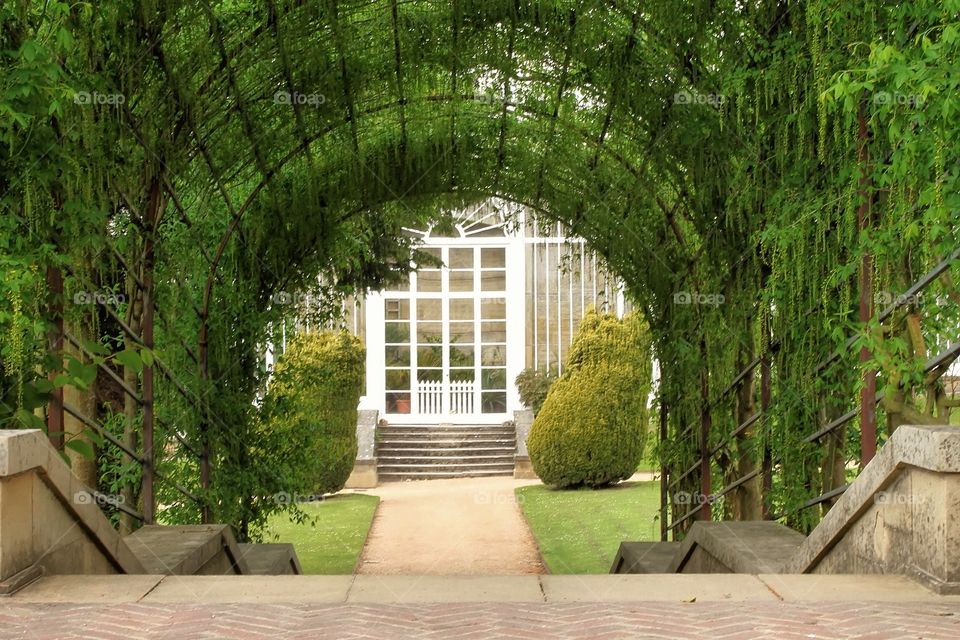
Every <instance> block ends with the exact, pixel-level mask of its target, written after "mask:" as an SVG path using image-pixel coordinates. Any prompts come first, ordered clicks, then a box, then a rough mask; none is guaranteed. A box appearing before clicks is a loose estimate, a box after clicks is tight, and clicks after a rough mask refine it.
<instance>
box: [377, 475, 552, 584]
mask: <svg viewBox="0 0 960 640" xmlns="http://www.w3.org/2000/svg"><path fill="white" fill-rule="evenodd" d="M528 484H538V481H537V480H514V479H513V478H510V477H496V478H458V479H451V480H420V481H411V482H390V483H384V484H383V485H381V486H380V487H377V488H376V489H370V490H368V491H365V492H364V493H370V494H374V495H377V496H380V500H381V502H380V506H379V507H378V509H377V514H376V516H374V519H373V527H372V528H371V529H370V535H369V537H368V539H367V544H366V546H365V547H364V550H363V554H362V556H361V561H360V567H359V570H358V573H361V574H381V575H382V574H407V575H518V574H538V573H544V569H543V564H542V562H541V561H540V554H539V552H538V551H537V546H536V543H535V542H534V539H533V535H532V534H531V533H530V529H529V528H528V527H527V523H526V520H525V519H524V517H523V514H522V513H521V512H520V505H518V504H517V501H516V498H515V496H514V493H513V490H514V489H515V488H517V487H520V486H524V485H528Z"/></svg>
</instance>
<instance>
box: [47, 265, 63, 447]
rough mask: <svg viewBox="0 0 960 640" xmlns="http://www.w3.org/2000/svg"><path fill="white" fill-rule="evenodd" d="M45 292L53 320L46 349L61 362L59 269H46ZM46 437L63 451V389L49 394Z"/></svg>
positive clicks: (61, 293) (60, 278)
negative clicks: (47, 295)
mask: <svg viewBox="0 0 960 640" xmlns="http://www.w3.org/2000/svg"><path fill="white" fill-rule="evenodd" d="M47 290H48V294H49V301H48V306H47V308H48V311H49V313H50V316H51V317H52V318H53V328H52V329H51V330H50V332H49V335H48V340H47V347H48V349H49V350H50V352H51V353H53V354H54V355H55V357H56V359H57V362H60V363H62V362H63V274H62V273H61V272H60V269H58V268H56V267H53V266H50V267H47ZM56 377H57V372H56V371H51V372H50V381H51V382H52V381H53V379H54V378H56ZM47 437H48V438H50V444H52V445H53V446H54V447H56V448H57V449H63V439H64V438H63V387H61V388H59V389H53V390H52V391H51V392H50V400H49V401H48V402H47Z"/></svg>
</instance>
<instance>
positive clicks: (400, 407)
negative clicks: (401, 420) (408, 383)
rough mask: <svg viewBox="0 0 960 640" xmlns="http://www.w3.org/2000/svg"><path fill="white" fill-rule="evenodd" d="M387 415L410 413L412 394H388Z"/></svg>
mask: <svg viewBox="0 0 960 640" xmlns="http://www.w3.org/2000/svg"><path fill="white" fill-rule="evenodd" d="M386 400H387V413H410V392H409V391H407V392H404V393H388V394H387V395H386Z"/></svg>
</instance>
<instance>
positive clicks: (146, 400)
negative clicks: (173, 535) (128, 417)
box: [140, 182, 160, 524]
mask: <svg viewBox="0 0 960 640" xmlns="http://www.w3.org/2000/svg"><path fill="white" fill-rule="evenodd" d="M159 213H160V186H159V183H157V182H155V183H154V184H153V186H152V187H151V191H150V202H149V205H148V208H147V214H146V220H144V223H145V224H144V226H145V228H146V237H145V238H144V245H143V326H142V328H141V332H142V336H141V339H142V341H143V346H144V347H145V348H147V349H150V350H152V349H153V347H154V341H153V316H154V306H155V300H154V273H153V265H154V249H155V247H154V241H155V235H156V231H157V227H156V222H157V219H158V217H159ZM142 385H143V388H142V390H141V396H142V398H143V477H142V480H141V489H140V495H141V496H142V497H143V521H144V524H153V521H154V514H155V512H156V502H155V495H154V488H153V480H154V442H153V440H154V438H153V436H154V413H153V411H154V404H153V400H154V397H153V391H154V389H153V366H152V364H151V366H146V365H145V366H144V367H143V383H142Z"/></svg>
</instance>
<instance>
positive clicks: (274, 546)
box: [237, 543, 303, 576]
mask: <svg viewBox="0 0 960 640" xmlns="http://www.w3.org/2000/svg"><path fill="white" fill-rule="evenodd" d="M237 547H238V548H239V549H240V555H241V556H242V557H243V559H244V560H245V561H246V563H247V568H248V569H249V571H250V573H251V574H252V575H257V576H280V575H299V574H301V573H303V570H302V569H301V567H300V561H299V559H298V558H297V554H296V551H295V550H294V548H293V545H292V544H290V543H263V544H255V543H241V544H238V545H237Z"/></svg>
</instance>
